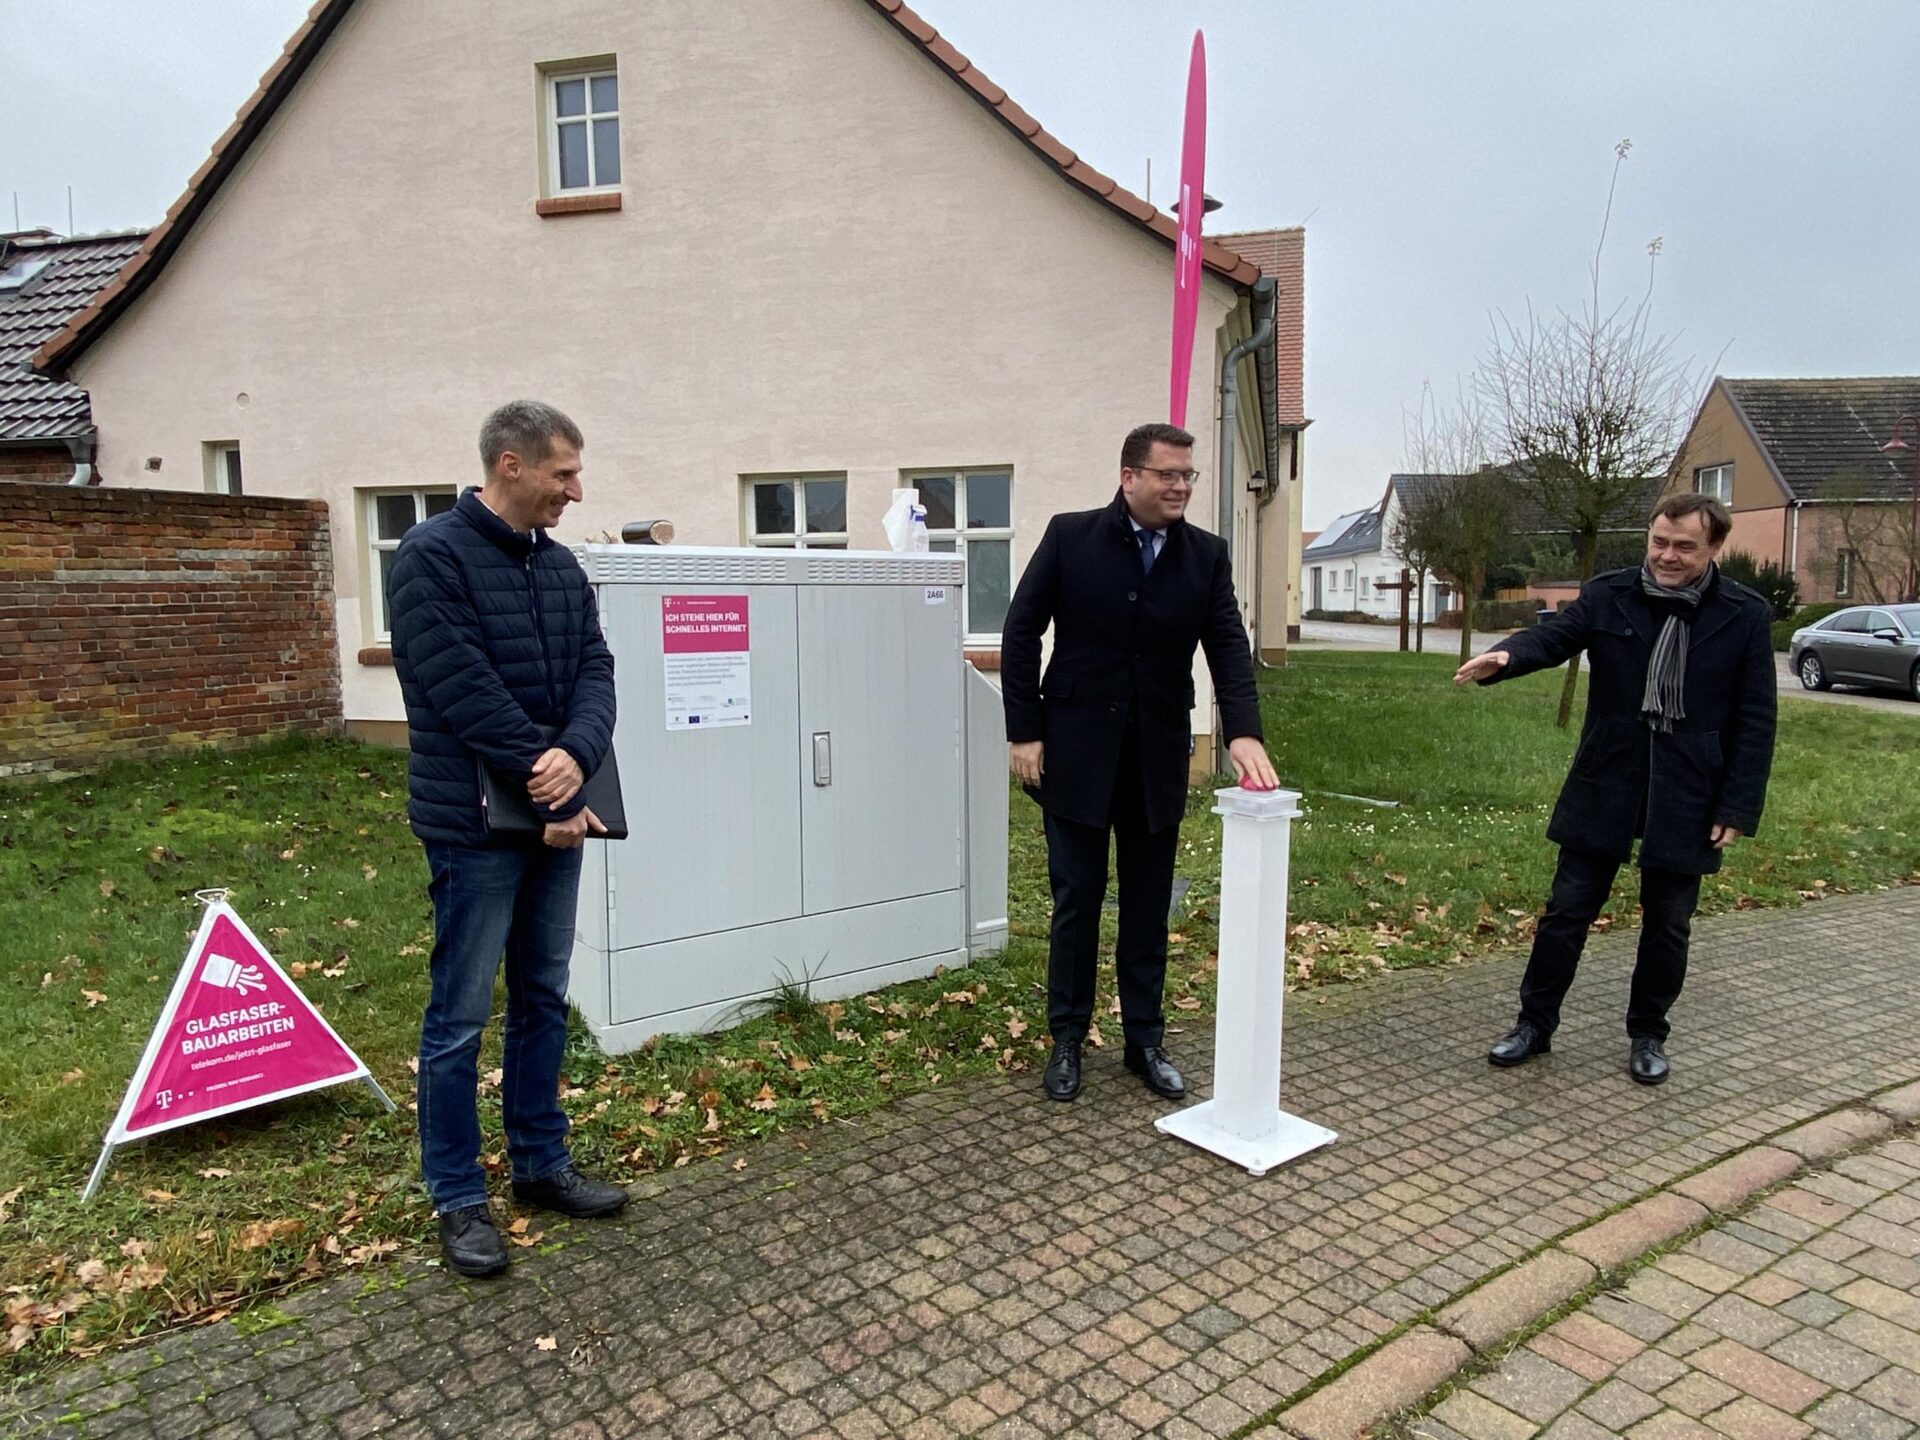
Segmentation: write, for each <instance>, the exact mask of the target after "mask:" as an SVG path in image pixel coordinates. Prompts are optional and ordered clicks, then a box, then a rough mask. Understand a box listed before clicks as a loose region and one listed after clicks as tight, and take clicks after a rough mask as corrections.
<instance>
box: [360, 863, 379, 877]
mask: <svg viewBox="0 0 1920 1440" xmlns="http://www.w3.org/2000/svg"><path fill="white" fill-rule="evenodd" d="M360 873H361V874H362V875H364V876H366V877H367V879H369V880H371V879H373V877H374V876H376V875H378V874H379V873H380V872H379V870H377V869H376V868H374V867H373V866H371V865H362V866H361V867H360Z"/></svg>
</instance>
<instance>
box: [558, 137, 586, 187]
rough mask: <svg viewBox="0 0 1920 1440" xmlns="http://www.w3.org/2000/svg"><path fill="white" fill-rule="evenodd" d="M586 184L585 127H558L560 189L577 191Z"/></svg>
mask: <svg viewBox="0 0 1920 1440" xmlns="http://www.w3.org/2000/svg"><path fill="white" fill-rule="evenodd" d="M586 183H587V127H586V125H585V124H584V123H579V124H574V125H562V126H561V127H560V188H561V189H562V190H578V189H579V188H580V187H581V186H582V185H585V184H586Z"/></svg>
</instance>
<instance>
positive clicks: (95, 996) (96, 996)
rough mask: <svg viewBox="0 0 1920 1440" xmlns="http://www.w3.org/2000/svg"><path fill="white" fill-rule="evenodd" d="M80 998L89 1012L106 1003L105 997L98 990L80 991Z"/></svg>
mask: <svg viewBox="0 0 1920 1440" xmlns="http://www.w3.org/2000/svg"><path fill="white" fill-rule="evenodd" d="M80 998H81V999H83V1000H85V1001H86V1002H87V1009H89V1010H91V1009H93V1007H94V1006H96V1005H104V1004H106V1003H107V997H106V996H105V995H103V994H101V993H100V992H99V991H98V990H82V991H81V992H80Z"/></svg>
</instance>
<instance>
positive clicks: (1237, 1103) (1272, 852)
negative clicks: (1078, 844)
mask: <svg viewBox="0 0 1920 1440" xmlns="http://www.w3.org/2000/svg"><path fill="white" fill-rule="evenodd" d="M1214 798H1215V799H1216V800H1217V801H1218V803H1217V804H1216V805H1215V806H1214V807H1213V813H1214V814H1216V815H1221V816H1224V817H1225V819H1224V821H1223V823H1222V831H1223V836H1222V843H1221V848H1220V984H1219V998H1218V1006H1217V1008H1218V1018H1217V1019H1216V1020H1215V1021H1214V1032H1213V1033H1214V1047H1213V1098H1212V1099H1211V1100H1205V1101H1202V1102H1201V1103H1200V1104H1198V1105H1193V1106H1190V1107H1188V1108H1187V1109H1185V1110H1181V1111H1179V1112H1177V1113H1175V1114H1172V1115H1164V1116H1162V1117H1161V1118H1160V1119H1158V1120H1156V1121H1155V1122H1154V1124H1155V1126H1156V1127H1157V1128H1158V1129H1161V1130H1164V1131H1165V1132H1166V1133H1167V1134H1169V1135H1175V1136H1178V1137H1179V1138H1180V1139H1182V1140H1188V1141H1191V1142H1192V1143H1193V1144H1195V1145H1198V1146H1199V1147H1200V1148H1201V1149H1203V1150H1211V1151H1213V1153H1214V1154H1216V1155H1220V1156H1223V1157H1225V1158H1226V1159H1228V1160H1231V1161H1233V1163H1234V1164H1236V1165H1244V1166H1245V1167H1246V1168H1247V1170H1248V1171H1249V1172H1250V1173H1252V1174H1254V1175H1264V1174H1266V1173H1267V1171H1269V1170H1271V1169H1273V1167H1274V1166H1276V1165H1284V1164H1285V1163H1286V1162H1287V1161H1289V1160H1292V1159H1295V1158H1297V1157H1299V1156H1301V1155H1304V1154H1306V1153H1307V1151H1309V1150H1317V1149H1318V1148H1319V1147H1320V1146H1322V1145H1326V1144H1329V1143H1330V1142H1332V1141H1333V1140H1334V1139H1335V1138H1336V1137H1335V1135H1334V1132H1333V1131H1331V1130H1328V1129H1326V1128H1325V1127H1323V1126H1320V1125H1315V1124H1313V1123H1311V1122H1310V1121H1306V1120H1302V1119H1300V1118H1299V1117H1298V1116H1295V1115H1289V1114H1287V1113H1286V1112H1285V1111H1284V1110H1282V1109H1281V1108H1280V1038H1281V1016H1282V1010H1283V1007H1284V1005H1285V1002H1286V976H1287V857H1288V847H1289V844H1290V842H1291V838H1292V830H1293V817H1294V816H1296V815H1298V814H1299V813H1300V807H1299V800H1300V796H1299V794H1298V792H1296V791H1293V790H1243V789H1241V788H1239V787H1238V786H1235V787H1234V788H1232V789H1230V790H1216V791H1214Z"/></svg>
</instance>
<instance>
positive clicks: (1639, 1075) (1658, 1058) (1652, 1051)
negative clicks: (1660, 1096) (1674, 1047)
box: [1627, 1036, 1667, 1085]
mask: <svg viewBox="0 0 1920 1440" xmlns="http://www.w3.org/2000/svg"><path fill="white" fill-rule="evenodd" d="M1627 1073H1628V1074H1629V1075H1631V1076H1633V1078H1634V1079H1636V1080H1638V1081H1639V1082H1640V1083H1641V1084H1642V1085H1664V1084H1666V1083H1667V1052H1666V1051H1665V1050H1662V1049H1661V1048H1660V1042H1659V1041H1658V1040H1654V1039H1651V1038H1649V1037H1647V1036H1640V1037H1637V1038H1636V1039H1635V1040H1634V1042H1633V1053H1632V1054H1631V1055H1629V1056H1628V1057H1627Z"/></svg>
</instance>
